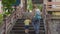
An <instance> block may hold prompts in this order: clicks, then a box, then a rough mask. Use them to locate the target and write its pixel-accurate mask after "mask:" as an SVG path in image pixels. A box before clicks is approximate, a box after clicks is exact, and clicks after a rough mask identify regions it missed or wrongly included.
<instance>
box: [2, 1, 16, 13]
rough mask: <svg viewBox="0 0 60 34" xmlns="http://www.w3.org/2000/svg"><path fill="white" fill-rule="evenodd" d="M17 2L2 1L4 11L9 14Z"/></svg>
mask: <svg viewBox="0 0 60 34" xmlns="http://www.w3.org/2000/svg"><path fill="white" fill-rule="evenodd" d="M15 2H16V0H2V4H3V11H6V10H8V12H9V13H11V11H12V10H13V8H12V5H13V4H15Z"/></svg>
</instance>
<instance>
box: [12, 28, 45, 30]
mask: <svg viewBox="0 0 60 34" xmlns="http://www.w3.org/2000/svg"><path fill="white" fill-rule="evenodd" d="M24 29H25V27H13V29H12V30H24ZM33 29H34V28H33V27H29V30H33ZM40 30H44V27H40Z"/></svg>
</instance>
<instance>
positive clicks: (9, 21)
mask: <svg viewBox="0 0 60 34" xmlns="http://www.w3.org/2000/svg"><path fill="white" fill-rule="evenodd" d="M21 10H22V9H21V8H20V9H19V8H16V11H13V13H12V14H11V15H10V16H9V17H6V18H5V19H4V24H3V25H2V27H1V34H9V32H10V30H11V29H12V27H13V25H14V24H15V23H16V20H17V19H18V18H21V17H22V15H21Z"/></svg>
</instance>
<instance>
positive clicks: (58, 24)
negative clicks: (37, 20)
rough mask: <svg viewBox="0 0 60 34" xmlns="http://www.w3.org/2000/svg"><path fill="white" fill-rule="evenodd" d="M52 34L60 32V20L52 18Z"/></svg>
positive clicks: (50, 26)
mask: <svg viewBox="0 0 60 34" xmlns="http://www.w3.org/2000/svg"><path fill="white" fill-rule="evenodd" d="M49 28H50V31H51V34H60V20H51V21H50V22H49Z"/></svg>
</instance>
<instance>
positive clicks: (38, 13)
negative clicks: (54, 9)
mask: <svg viewBox="0 0 60 34" xmlns="http://www.w3.org/2000/svg"><path fill="white" fill-rule="evenodd" d="M35 19H41V15H40V11H39V10H38V11H36V12H35Z"/></svg>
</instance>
